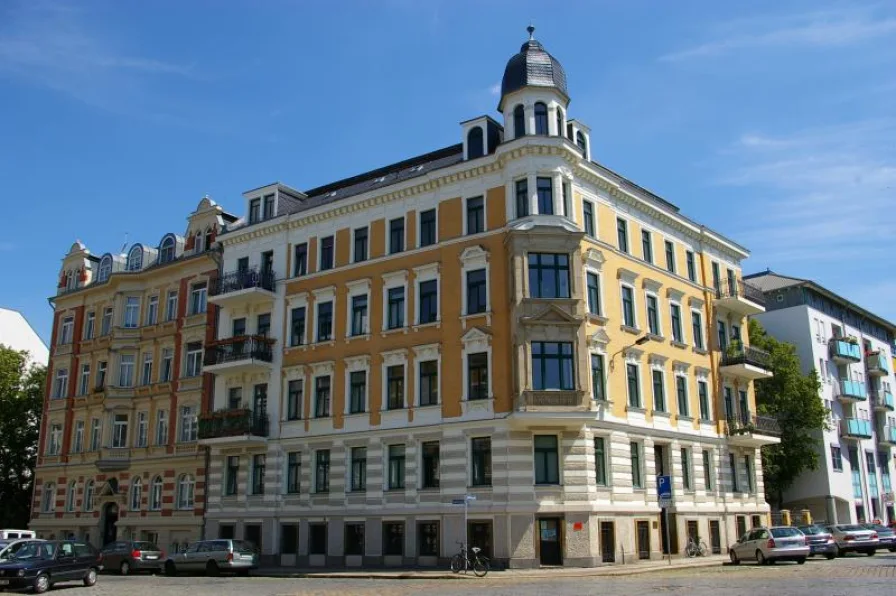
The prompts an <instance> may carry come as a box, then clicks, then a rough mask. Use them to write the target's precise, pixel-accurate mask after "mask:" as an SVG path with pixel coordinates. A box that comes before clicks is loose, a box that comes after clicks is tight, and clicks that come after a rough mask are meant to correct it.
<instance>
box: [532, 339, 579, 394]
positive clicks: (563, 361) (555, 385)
mask: <svg viewBox="0 0 896 596" xmlns="http://www.w3.org/2000/svg"><path fill="white" fill-rule="evenodd" d="M532 387H533V389H536V390H546V389H565V390H571V389H574V388H575V381H574V378H573V356H572V343H568V342H547V341H534V342H532Z"/></svg>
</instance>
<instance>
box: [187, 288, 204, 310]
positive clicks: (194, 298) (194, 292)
mask: <svg viewBox="0 0 896 596" xmlns="http://www.w3.org/2000/svg"><path fill="white" fill-rule="evenodd" d="M206 297H207V289H206V284H205V283H201V284H196V285H194V286H193V288H192V289H191V290H190V314H191V315H198V314H200V313H204V312H205V305H206Z"/></svg>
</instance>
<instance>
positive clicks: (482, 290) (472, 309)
mask: <svg viewBox="0 0 896 596" xmlns="http://www.w3.org/2000/svg"><path fill="white" fill-rule="evenodd" d="M486 283H487V282H486V275H485V269H476V270H474V271H467V314H468V315H472V314H476V313H482V312H485V311H486V310H487V308H488V298H487V293H486V291H487V286H486Z"/></svg>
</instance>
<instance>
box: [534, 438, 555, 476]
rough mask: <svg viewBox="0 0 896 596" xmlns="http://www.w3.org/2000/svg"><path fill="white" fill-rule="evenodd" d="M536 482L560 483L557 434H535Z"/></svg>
mask: <svg viewBox="0 0 896 596" xmlns="http://www.w3.org/2000/svg"><path fill="white" fill-rule="evenodd" d="M533 442H534V445H535V484H560V454H559V451H558V446H557V436H556V435H535V438H534V441H533Z"/></svg>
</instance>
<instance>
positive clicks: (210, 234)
mask: <svg viewBox="0 0 896 596" xmlns="http://www.w3.org/2000/svg"><path fill="white" fill-rule="evenodd" d="M214 237H215V231H214V230H212V229H211V228H209V229H207V230H206V231H205V250H208V249H210V248H211V247H212V242H214Z"/></svg>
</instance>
